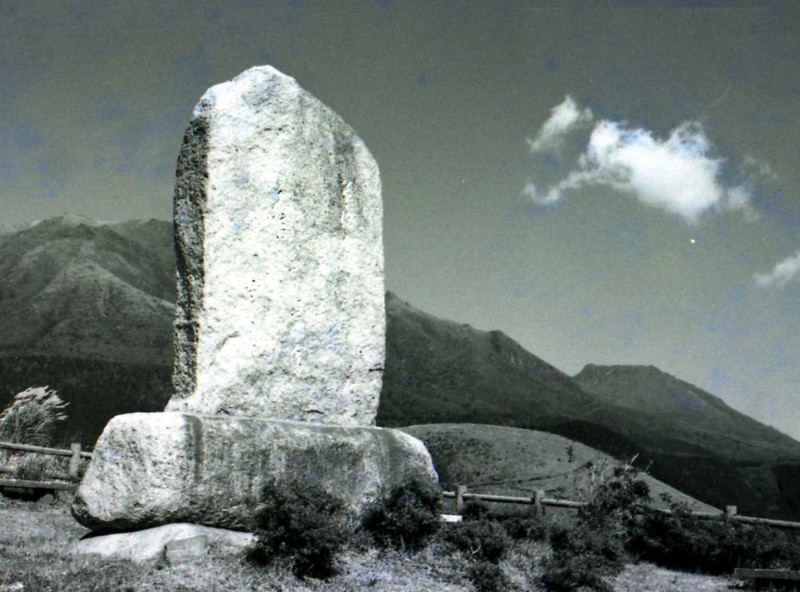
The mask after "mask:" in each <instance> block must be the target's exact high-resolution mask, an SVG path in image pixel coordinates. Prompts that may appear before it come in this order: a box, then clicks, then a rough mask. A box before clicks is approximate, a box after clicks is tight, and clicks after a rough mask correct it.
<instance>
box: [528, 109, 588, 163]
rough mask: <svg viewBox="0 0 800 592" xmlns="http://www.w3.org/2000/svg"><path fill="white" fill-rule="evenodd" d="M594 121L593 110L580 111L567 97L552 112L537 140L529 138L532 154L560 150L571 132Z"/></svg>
mask: <svg viewBox="0 0 800 592" xmlns="http://www.w3.org/2000/svg"><path fill="white" fill-rule="evenodd" d="M593 119H594V117H593V115H592V111H591V109H583V110H581V109H579V108H578V104H577V103H576V102H575V100H574V99H573V98H572V97H571V96H569V95H567V96H565V97H564V100H563V101H562V103H561V104H560V105H556V106H555V107H553V108H552V109H551V110H550V117H549V118H548V119H547V121H545V122H544V124H543V125H542V127H541V129H540V130H539V133H538V134H537V135H536V137H535V138H533V139H530V138H528V146H530V149H531V152H534V153H535V152H543V151H546V150H552V149H553V148H558V146H559V145H560V144H561V142H562V141H563V139H564V136H566V135H567V134H568V133H569V132H570V131H572V130H573V129H575V128H577V127H580V126H581V125H583V124H586V123H589V122H591V121H592V120H593Z"/></svg>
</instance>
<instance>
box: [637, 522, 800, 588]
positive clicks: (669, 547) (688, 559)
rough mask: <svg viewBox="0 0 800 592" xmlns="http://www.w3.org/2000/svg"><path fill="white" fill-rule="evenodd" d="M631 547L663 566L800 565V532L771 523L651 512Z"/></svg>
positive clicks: (715, 570)
mask: <svg viewBox="0 0 800 592" xmlns="http://www.w3.org/2000/svg"><path fill="white" fill-rule="evenodd" d="M627 548H628V551H629V552H630V553H631V555H633V556H634V557H636V558H637V559H640V560H644V561H650V562H652V563H656V564H658V565H661V566H663V567H669V568H673V569H681V570H688V571H699V572H704V573H709V574H729V573H731V572H732V571H733V570H734V568H736V567H751V568H783V569H800V535H798V534H797V533H794V532H789V531H782V530H778V529H775V528H770V527H768V526H761V525H751V524H742V523H740V522H735V521H730V522H722V521H719V520H702V519H698V518H692V517H690V516H687V515H685V514H682V513H680V512H677V513H675V514H673V515H672V516H670V515H666V514H663V513H660V512H649V513H647V514H646V515H644V516H643V517H642V518H641V520H639V521H638V523H637V524H635V526H634V527H633V528H632V534H631V536H630V538H629V540H628V542H627Z"/></svg>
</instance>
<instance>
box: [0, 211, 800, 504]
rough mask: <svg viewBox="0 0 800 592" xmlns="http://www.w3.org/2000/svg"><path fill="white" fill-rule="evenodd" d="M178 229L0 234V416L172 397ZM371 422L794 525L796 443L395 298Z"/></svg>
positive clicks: (100, 421)
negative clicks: (465, 427)
mask: <svg viewBox="0 0 800 592" xmlns="http://www.w3.org/2000/svg"><path fill="white" fill-rule="evenodd" d="M172 245H173V240H172V225H171V224H170V223H169V222H164V221H160V220H148V221H131V222H123V223H99V222H95V221H93V220H89V219H85V218H80V217H76V216H64V217H60V218H55V219H50V220H45V221H42V222H39V223H37V224H35V225H33V226H31V227H29V228H26V229H24V230H21V231H16V232H12V233H8V234H5V235H2V236H0V405H5V404H7V403H8V401H9V400H10V399H11V397H12V396H13V395H14V394H15V393H16V392H19V391H21V390H23V389H24V388H27V387H29V386H37V385H44V384H47V385H49V386H51V387H52V388H55V389H56V390H57V391H58V392H59V393H60V394H61V395H62V397H63V398H64V399H65V400H67V401H68V402H69V403H70V406H69V408H68V411H69V419H68V424H67V426H66V434H65V437H66V436H70V437H73V436H75V435H79V437H80V438H81V439H82V440H83V441H84V442H85V443H87V444H89V443H91V442H94V440H95V439H96V438H97V436H98V435H99V433H100V431H101V430H102V428H103V426H104V425H105V423H106V422H107V420H108V419H110V417H112V416H113V415H116V414H119V413H126V412H131V411H159V410H161V409H163V407H164V405H165V403H166V401H167V399H168V398H169V394H170V388H171V384H170V375H171V368H172V357H173V352H172V321H173V311H174V299H175V259H174V252H173V246H172ZM386 314H387V354H386V365H385V374H384V385H383V390H382V392H381V398H380V406H379V409H378V424H379V425H383V426H388V427H401V426H411V425H415V424H443V423H446V424H491V425H497V426H507V427H513V428H523V429H527V430H539V431H542V432H549V433H552V434H558V435H561V436H563V437H566V438H570V439H572V440H576V441H578V442H581V443H583V444H585V445H588V446H591V447H594V448H596V449H598V450H601V451H603V452H605V453H607V454H610V455H612V456H614V457H616V458H623V459H630V458H633V457H636V463H637V465H638V466H640V467H643V468H644V467H646V468H647V469H648V472H649V473H651V474H652V475H653V476H655V477H656V478H658V479H661V480H662V481H664V482H666V483H668V484H670V485H671V486H673V487H676V488H678V489H680V490H681V491H683V492H685V493H687V494H689V495H691V496H693V497H695V498H697V499H699V500H702V501H703V502H706V503H709V504H711V505H714V506H717V507H721V506H724V505H730V504H735V505H737V506H738V507H739V511H740V512H741V513H749V514H756V515H766V516H778V517H783V518H790V519H791V518H800V443H799V442H797V441H795V440H793V439H791V438H789V437H788V436H786V435H784V434H782V433H780V432H778V431H777V430H775V429H773V428H770V427H768V426H765V425H763V424H761V423H759V422H757V421H755V420H753V419H752V418H749V417H747V416H746V415H744V414H742V413H739V412H737V411H735V410H734V409H732V408H730V407H729V406H728V405H726V404H725V403H724V402H723V401H722V400H721V399H719V398H717V397H715V396H714V395H712V394H710V393H707V392H705V391H703V390H701V389H699V388H697V387H695V386H693V385H691V384H689V383H687V382H684V381H682V380H680V379H678V378H676V377H673V376H671V375H669V374H666V373H664V372H662V371H660V370H658V369H657V368H655V367H652V366H647V367H645V366H596V365H592V364H590V365H587V366H586V367H585V368H584V369H583V370H582V371H581V372H579V373H578V374H577V375H575V376H569V375H567V374H565V373H564V372H561V371H560V370H558V369H557V368H555V367H554V366H552V365H550V364H548V363H547V362H545V361H544V360H542V359H540V358H538V357H537V356H535V355H534V354H532V353H530V352H528V351H527V350H525V349H524V348H523V347H522V346H521V345H519V344H518V343H516V342H515V341H514V340H513V339H511V338H510V337H508V336H507V335H505V334H503V333H502V332H499V331H489V332H485V331H480V330H477V329H474V328H472V327H470V326H469V325H466V324H463V323H457V322H453V321H448V320H444V319H440V318H437V317H434V316H432V315H429V314H426V313H424V312H422V311H419V310H417V309H415V308H414V307H413V306H411V305H410V304H408V303H406V302H404V301H402V300H401V299H400V298H399V297H397V296H396V295H394V294H392V293H388V294H387V296H386Z"/></svg>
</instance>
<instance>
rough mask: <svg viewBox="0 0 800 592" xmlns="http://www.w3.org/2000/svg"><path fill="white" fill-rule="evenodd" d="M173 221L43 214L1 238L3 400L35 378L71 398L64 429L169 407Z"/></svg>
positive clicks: (85, 429) (91, 432) (97, 426)
mask: <svg viewBox="0 0 800 592" xmlns="http://www.w3.org/2000/svg"><path fill="white" fill-rule="evenodd" d="M171 243H172V227H171V224H169V223H167V222H161V221H156V220H151V221H147V222H137V223H123V224H117V225H109V224H101V223H97V222H94V221H92V220H89V219H86V218H80V217H77V216H63V217H59V218H54V219H50V220H45V221H42V222H39V223H38V224H35V225H33V226H31V227H29V228H26V229H24V230H22V231H20V232H17V233H14V234H9V235H5V236H2V237H0V405H5V404H6V403H7V401H8V400H9V399H10V398H11V397H12V396H13V395H14V394H15V393H17V392H19V391H21V390H23V389H25V388H27V387H29V386H35V385H42V384H47V385H49V386H51V387H52V388H55V389H56V390H57V391H58V392H59V393H60V394H61V396H62V398H64V399H65V400H66V401H68V402H69V403H70V406H69V408H68V412H69V419H68V422H67V425H66V426H64V431H65V433H66V434H69V435H74V434H80V436H81V438H82V439H83V440H84V442H86V443H90V442H93V441H94V440H95V439H96V438H97V436H98V435H99V433H100V431H101V430H102V428H103V426H104V425H105V423H106V422H107V421H108V419H110V418H111V417H112V416H113V415H115V414H117V413H121V412H124V411H136V410H156V409H161V408H163V405H164V403H165V402H166V397H167V396H168V390H167V389H168V386H169V380H170V375H171V367H172V319H173V314H174V305H173V301H174V291H175V275H174V256H173V255H172V252H171V247H170V249H169V250H167V249H166V248H165V247H166V245H171Z"/></svg>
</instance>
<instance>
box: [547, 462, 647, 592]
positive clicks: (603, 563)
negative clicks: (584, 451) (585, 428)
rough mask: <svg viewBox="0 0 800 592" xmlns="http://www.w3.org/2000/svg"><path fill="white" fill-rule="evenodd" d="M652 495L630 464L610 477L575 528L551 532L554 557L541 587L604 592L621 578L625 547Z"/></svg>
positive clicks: (595, 489) (598, 488)
mask: <svg viewBox="0 0 800 592" xmlns="http://www.w3.org/2000/svg"><path fill="white" fill-rule="evenodd" d="M649 497H650V491H649V488H648V486H647V483H645V482H644V481H641V480H638V479H637V471H636V470H635V469H633V468H632V466H631V465H630V464H626V465H624V466H621V467H614V468H613V469H611V470H609V471H605V472H604V473H603V474H601V475H600V478H599V479H597V481H596V482H595V484H594V487H593V489H592V490H591V491H590V495H589V496H588V498H587V499H586V505H585V506H583V507H582V508H581V509H580V510H579V511H578V517H577V520H576V522H575V524H574V525H573V526H571V527H563V526H554V527H553V528H552V529H551V530H550V545H551V547H552V552H553V555H552V557H551V558H550V559H549V561H548V562H547V565H546V567H545V573H544V574H543V576H542V583H543V584H544V586H545V588H547V589H548V590H552V591H556V592H560V591H567V590H575V589H576V588H579V587H581V586H583V587H585V588H589V589H592V590H596V591H598V592H605V591H608V590H610V587H609V586H608V584H606V583H605V581H604V578H605V577H610V576H613V575H615V574H617V573H619V572H620V571H621V570H622V567H623V566H624V562H625V560H626V558H627V553H626V548H625V543H626V542H627V540H628V536H629V529H630V527H631V525H632V524H634V523H635V521H636V515H637V514H639V513H640V512H642V511H644V508H646V501H647V500H649Z"/></svg>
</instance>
